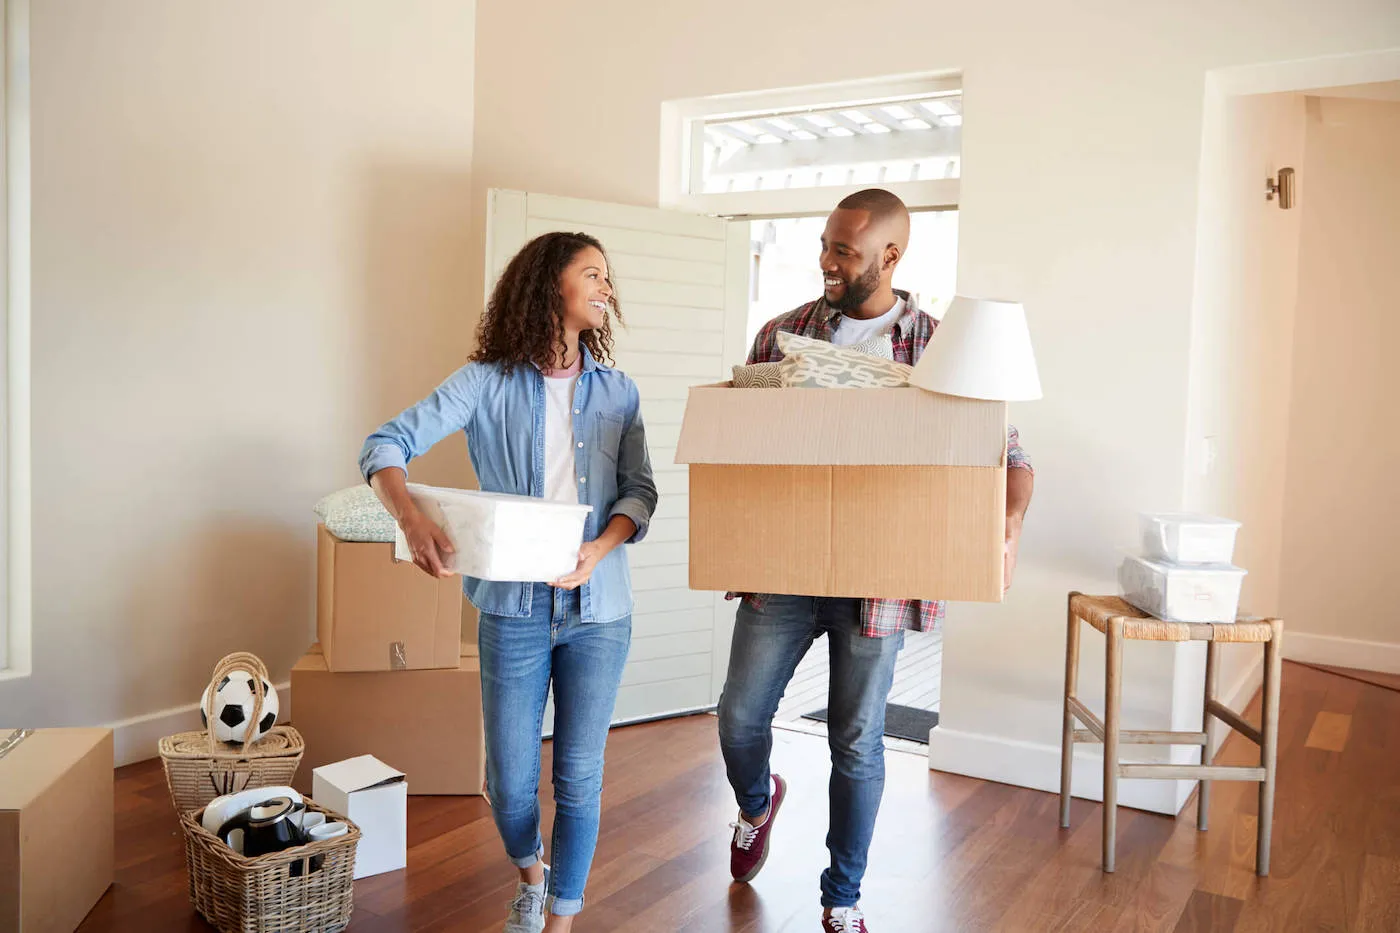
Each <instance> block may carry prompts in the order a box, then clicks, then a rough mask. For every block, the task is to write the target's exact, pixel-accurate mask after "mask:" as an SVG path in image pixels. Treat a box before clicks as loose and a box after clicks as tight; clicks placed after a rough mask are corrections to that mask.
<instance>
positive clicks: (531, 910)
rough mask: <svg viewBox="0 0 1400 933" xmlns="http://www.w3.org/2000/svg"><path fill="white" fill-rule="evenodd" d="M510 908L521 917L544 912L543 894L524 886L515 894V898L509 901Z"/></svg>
mask: <svg viewBox="0 0 1400 933" xmlns="http://www.w3.org/2000/svg"><path fill="white" fill-rule="evenodd" d="M510 909H511V910H513V911H515V912H516V913H518V914H520V916H522V917H524V916H528V915H529V914H539V913H544V895H543V894H540V893H539V892H538V891H531V890H530V889H529V888H526V889H525V890H523V891H521V892H520V893H519V894H517V895H515V900H513V901H511V902H510Z"/></svg>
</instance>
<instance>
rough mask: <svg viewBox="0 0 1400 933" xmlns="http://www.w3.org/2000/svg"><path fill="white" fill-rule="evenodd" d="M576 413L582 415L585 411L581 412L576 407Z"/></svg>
mask: <svg viewBox="0 0 1400 933" xmlns="http://www.w3.org/2000/svg"><path fill="white" fill-rule="evenodd" d="M574 414H576V415H581V414H583V412H581V411H579V410H578V409H577V408H575V409H574Z"/></svg>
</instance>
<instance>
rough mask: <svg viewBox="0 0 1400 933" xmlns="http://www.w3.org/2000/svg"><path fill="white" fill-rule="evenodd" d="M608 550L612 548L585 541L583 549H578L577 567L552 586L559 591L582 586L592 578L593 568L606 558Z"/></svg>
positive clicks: (601, 543) (600, 543)
mask: <svg viewBox="0 0 1400 933" xmlns="http://www.w3.org/2000/svg"><path fill="white" fill-rule="evenodd" d="M610 550H612V548H610V547H608V546H607V545H606V544H604V543H603V542H602V541H585V542H584V544H583V547H581V548H579V549H578V566H577V567H575V568H574V572H573V573H570V574H566V575H564V576H562V577H560V578H559V579H558V580H555V581H554V583H553V585H554V586H557V587H558V588H559V589H561V590H576V589H578V588H579V587H581V586H583V585H584V584H585V583H587V582H588V580H589V578H590V577H592V576H593V568H594V567H597V566H598V561H600V560H602V559H603V558H604V557H606V556H607V553H608V551H610Z"/></svg>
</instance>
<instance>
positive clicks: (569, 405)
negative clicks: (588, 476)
mask: <svg viewBox="0 0 1400 933" xmlns="http://www.w3.org/2000/svg"><path fill="white" fill-rule="evenodd" d="M555 372H557V373H558V375H550V373H548V372H547V373H545V374H544V497H545V498H546V499H548V500H550V501H551V502H567V503H568V504H569V505H578V479H577V477H576V476H575V474H574V450H575V448H576V446H577V442H576V441H575V440H574V387H575V386H577V385H578V375H579V373H578V368H575V369H574V370H573V371H567V370H556V371H555Z"/></svg>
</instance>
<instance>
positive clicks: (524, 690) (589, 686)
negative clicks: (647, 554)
mask: <svg viewBox="0 0 1400 933" xmlns="http://www.w3.org/2000/svg"><path fill="white" fill-rule="evenodd" d="M535 587H536V589H535V592H534V593H533V594H532V602H531V607H532V609H533V611H532V612H531V614H530V616H529V617H528V618H524V619H517V618H507V617H502V616H496V615H492V614H490V613H487V612H483V613H481V625H480V636H479V640H480V643H481V707H482V713H483V718H484V719H485V722H486V793H487V798H488V800H489V801H490V803H491V813H492V816H494V817H495V820H496V829H497V831H498V832H499V833H500V834H501V841H502V842H504V843H505V847H506V854H507V855H508V856H510V860H511V861H512V862H513V863H514V864H515V865H517V866H518V867H520V868H526V867H528V866H530V865H533V864H534V863H535V862H536V861H538V860H539V858H540V854H541V853H542V852H543V850H544V843H543V840H542V839H541V838H540V807H539V784H540V733H541V729H542V727H543V724H544V707H545V700H546V699H547V696H548V691H549V685H550V681H551V680H553V682H554V832H553V834H552V837H551V838H552V841H551V846H552V848H551V852H550V861H551V863H552V867H551V870H550V876H549V879H550V880H549V892H548V894H549V910H550V911H551V912H552V913H555V914H560V915H569V914H576V913H578V912H579V911H580V910H582V909H583V888H584V885H585V883H586V882H587V881H588V870H589V868H590V867H591V866H592V864H593V850H594V848H595V847H596V846H597V844H598V812H599V808H600V804H601V799H602V793H603V746H604V745H606V744H607V740H608V723H609V722H610V721H611V720H612V714H613V705H614V704H615V703H616V701H617V687H618V682H619V681H620V680H621V679H622V666H623V665H624V664H625V663H626V662H627V649H628V646H629V644H630V643H631V638H632V619H631V617H630V616H627V617H625V618H622V619H619V620H617V621H616V622H590V623H585V622H584V621H583V620H582V618H581V617H580V613H579V593H578V591H577V590H574V591H572V592H571V591H568V590H556V589H554V588H553V587H549V586H546V585H545V584H543V583H537V584H535Z"/></svg>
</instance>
